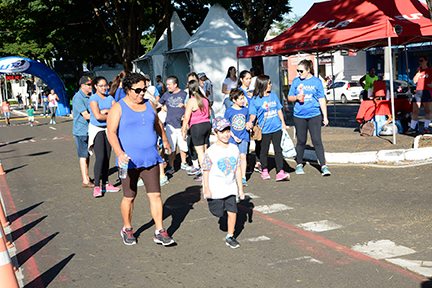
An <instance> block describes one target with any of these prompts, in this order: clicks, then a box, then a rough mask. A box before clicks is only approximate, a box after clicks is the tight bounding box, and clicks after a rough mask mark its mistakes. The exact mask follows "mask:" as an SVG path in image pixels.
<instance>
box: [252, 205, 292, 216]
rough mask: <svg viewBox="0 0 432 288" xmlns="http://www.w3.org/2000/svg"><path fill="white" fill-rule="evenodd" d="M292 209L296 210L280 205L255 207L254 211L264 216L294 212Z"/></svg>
mask: <svg viewBox="0 0 432 288" xmlns="http://www.w3.org/2000/svg"><path fill="white" fill-rule="evenodd" d="M292 209H294V208H293V207H289V206H286V205H284V204H280V203H276V204H271V205H260V206H255V208H254V210H256V211H258V212H261V213H263V214H270V213H276V212H281V211H285V210H292Z"/></svg>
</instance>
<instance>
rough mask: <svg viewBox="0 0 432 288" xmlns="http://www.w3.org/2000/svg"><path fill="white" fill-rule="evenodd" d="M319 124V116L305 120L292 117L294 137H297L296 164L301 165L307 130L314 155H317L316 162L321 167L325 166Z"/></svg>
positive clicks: (320, 120)
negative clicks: (294, 129)
mask: <svg viewBox="0 0 432 288" xmlns="http://www.w3.org/2000/svg"><path fill="white" fill-rule="evenodd" d="M321 123H322V116H321V115H318V116H315V117H312V118H307V119H303V118H297V117H294V125H295V128H296V137H297V145H296V151H297V157H296V162H297V164H301V163H303V155H304V150H305V147H306V141H307V131H308V130H309V133H310V135H311V138H312V144H313V146H314V148H315V153H316V155H317V158H318V161H319V163H320V165H321V166H322V165H325V163H326V161H325V156H324V146H323V144H322V140H321Z"/></svg>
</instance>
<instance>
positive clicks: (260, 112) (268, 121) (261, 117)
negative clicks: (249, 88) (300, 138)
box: [249, 92, 282, 134]
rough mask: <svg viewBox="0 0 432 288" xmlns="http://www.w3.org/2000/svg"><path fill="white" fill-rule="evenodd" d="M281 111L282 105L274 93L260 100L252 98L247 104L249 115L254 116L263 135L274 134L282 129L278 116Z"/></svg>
mask: <svg viewBox="0 0 432 288" xmlns="http://www.w3.org/2000/svg"><path fill="white" fill-rule="evenodd" d="M281 109H282V104H281V103H280V100H279V98H278V97H277V96H276V94H275V93H274V92H270V94H269V95H268V96H263V97H262V98H260V97H259V96H254V97H252V99H251V101H250V102H249V115H256V117H257V119H258V125H259V126H260V127H261V129H262V133H263V134H270V133H274V132H276V131H279V130H281V129H282V121H281V119H280V118H279V115H278V111H279V110H281Z"/></svg>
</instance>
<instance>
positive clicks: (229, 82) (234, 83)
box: [223, 77, 238, 90]
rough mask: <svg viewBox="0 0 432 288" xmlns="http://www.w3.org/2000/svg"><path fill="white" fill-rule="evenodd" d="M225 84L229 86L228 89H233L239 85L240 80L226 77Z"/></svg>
mask: <svg viewBox="0 0 432 288" xmlns="http://www.w3.org/2000/svg"><path fill="white" fill-rule="evenodd" d="M223 84H225V86H226V87H227V90H232V89H235V88H237V87H238V82H237V80H235V81H234V80H232V79H231V78H229V77H228V78H225V80H224V81H223Z"/></svg>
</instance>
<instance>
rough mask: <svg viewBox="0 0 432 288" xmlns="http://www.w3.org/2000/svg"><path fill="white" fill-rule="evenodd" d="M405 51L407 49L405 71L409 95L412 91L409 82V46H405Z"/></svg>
mask: <svg viewBox="0 0 432 288" xmlns="http://www.w3.org/2000/svg"><path fill="white" fill-rule="evenodd" d="M404 49H405V71H406V76H407V83H408V93H409V92H410V91H411V85H410V82H409V72H410V69H409V67H408V49H407V46H406V45H404Z"/></svg>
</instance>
